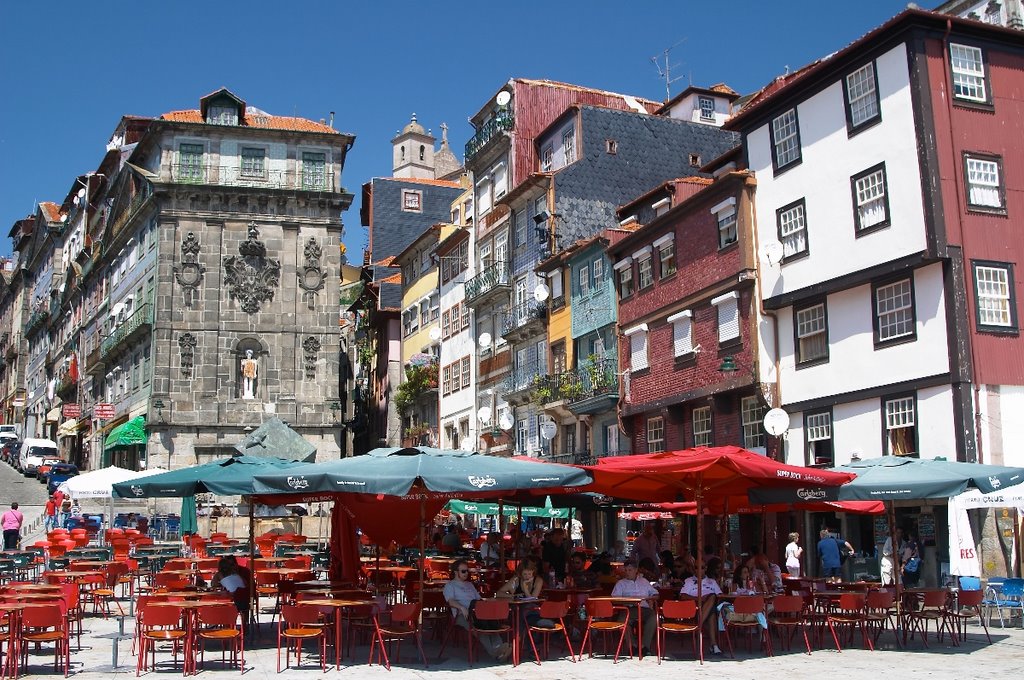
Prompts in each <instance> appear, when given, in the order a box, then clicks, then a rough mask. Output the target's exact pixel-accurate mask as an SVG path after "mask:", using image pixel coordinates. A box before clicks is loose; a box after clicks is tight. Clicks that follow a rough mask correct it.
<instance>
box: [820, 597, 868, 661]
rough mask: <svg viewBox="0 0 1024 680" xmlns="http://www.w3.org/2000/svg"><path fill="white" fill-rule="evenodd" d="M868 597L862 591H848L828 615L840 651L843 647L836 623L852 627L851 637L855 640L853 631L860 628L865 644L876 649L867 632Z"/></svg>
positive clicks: (829, 624)
mask: <svg viewBox="0 0 1024 680" xmlns="http://www.w3.org/2000/svg"><path fill="white" fill-rule="evenodd" d="M866 600H867V598H866V596H864V595H862V594H861V593H846V594H844V595H840V596H839V600H838V602H836V605H835V607H834V608H833V610H832V611H831V612H830V613H829V615H828V619H827V621H828V629H829V631H830V632H831V633H832V640H833V641H834V642H835V643H836V649H837V650H839V651H840V652H841V651H843V648H842V647H841V646H840V645H839V636H838V635H836V625H837V624H838V625H840V626H848V627H849V629H850V635H849V639H850V640H851V641H852V640H853V631H854V629H855V628H859V629H860V636H861V640H863V641H864V645H865V646H866V647H867V648H868V649H870V650H872V651H874V649H875V645H874V643H873V642H872V641H871V636H870V635H868V632H867V624H868V617H867V611H866V610H865V608H864V605H865V602H866Z"/></svg>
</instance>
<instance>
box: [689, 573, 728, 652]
mask: <svg viewBox="0 0 1024 680" xmlns="http://www.w3.org/2000/svg"><path fill="white" fill-rule="evenodd" d="M720 565H721V561H720V560H719V559H718V558H717V557H713V558H712V559H711V560H709V561H708V565H707V575H706V576H703V573H702V572H703V571H704V567H703V565H699V564H698V565H695V566H696V574H694V575H693V576H691V577H689V578H688V579H686V580H685V581H683V587H682V589H680V591H679V594H680V595H683V596H686V597H690V598H696V597H697V579H698V578H700V577H701V576H703V578H701V580H700V589H701V593H700V596H701V602H700V605H699V606H700V621H701V625H702V626H704V628H705V632H706V633H707V636H708V640H709V641H710V642H711V653H712V654H715V655H718V654H721V653H722V650H721V649H720V648H719V646H718V616H717V612H718V610H717V608H716V607H715V602H716V600H717V599H718V598H717V596H718V595H721V594H722V588H721V586H719V585H718V581H717V580H715V578H714V577H715V576H717V574H718V569H719V568H720Z"/></svg>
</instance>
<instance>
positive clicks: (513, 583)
mask: <svg viewBox="0 0 1024 680" xmlns="http://www.w3.org/2000/svg"><path fill="white" fill-rule="evenodd" d="M538 569H539V565H538V563H537V560H535V559H533V558H532V557H527V558H524V559H523V560H522V561H520V562H519V566H518V567H516V573H515V574H514V575H513V576H512V578H510V579H509V580H508V581H505V584H504V585H503V586H501V588H499V589H498V593H497V595H498V597H540V594H541V591H542V590H544V579H542V578H540V577H539V576H538V575H537V570H538ZM520 611H521V612H522V620H523V622H524V623H525V624H526V625H528V626H540V627H542V628H547V627H550V626H552V625H553V624H552V622H551V621H548V620H547V619H542V618H540V614H539V613H538V608H537V607H533V606H522V607H520Z"/></svg>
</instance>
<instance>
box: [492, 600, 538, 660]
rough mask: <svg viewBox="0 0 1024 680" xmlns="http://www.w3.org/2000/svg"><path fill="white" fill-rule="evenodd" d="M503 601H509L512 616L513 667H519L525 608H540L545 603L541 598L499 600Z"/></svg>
mask: <svg viewBox="0 0 1024 680" xmlns="http://www.w3.org/2000/svg"><path fill="white" fill-rule="evenodd" d="M498 599H502V600H508V604H509V610H510V611H511V615H512V665H513V666H518V665H519V660H520V659H519V654H520V651H521V650H520V646H521V644H520V636H521V635H522V631H521V628H522V618H523V608H524V607H527V606H530V605H532V606H540V603H541V602H543V601H544V600H542V599H541V598H539V597H511V598H508V597H502V598H498Z"/></svg>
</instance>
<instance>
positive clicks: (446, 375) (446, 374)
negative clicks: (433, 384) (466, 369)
mask: <svg viewBox="0 0 1024 680" xmlns="http://www.w3.org/2000/svg"><path fill="white" fill-rule="evenodd" d="M451 393H452V366H451V364H448V365H447V366H445V367H444V368H442V369H441V394H442V395H444V396H446V397H447V396H448V395H449V394H451Z"/></svg>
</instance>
